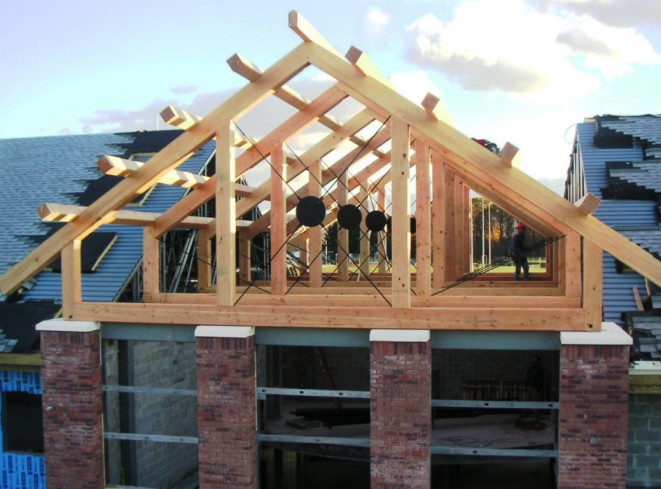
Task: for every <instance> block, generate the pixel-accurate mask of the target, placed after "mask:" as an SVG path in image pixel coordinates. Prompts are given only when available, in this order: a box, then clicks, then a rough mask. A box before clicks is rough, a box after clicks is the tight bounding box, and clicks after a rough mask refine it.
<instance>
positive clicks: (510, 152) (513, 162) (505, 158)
mask: <svg viewBox="0 0 661 489" xmlns="http://www.w3.org/2000/svg"><path fill="white" fill-rule="evenodd" d="M518 153H519V148H517V147H516V146H514V145H513V144H512V143H510V142H507V143H505V146H503V149H502V150H500V161H502V162H503V164H504V165H505V166H507V167H509V168H512V167H518V160H517V159H516V156H517V154H518Z"/></svg>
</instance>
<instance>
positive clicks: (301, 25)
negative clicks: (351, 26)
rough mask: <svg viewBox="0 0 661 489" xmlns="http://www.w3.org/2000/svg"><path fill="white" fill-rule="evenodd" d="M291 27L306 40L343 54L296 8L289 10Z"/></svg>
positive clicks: (334, 52)
mask: <svg viewBox="0 0 661 489" xmlns="http://www.w3.org/2000/svg"><path fill="white" fill-rule="evenodd" d="M289 28H290V29H291V30H293V31H294V32H295V33H296V34H298V37H300V38H301V39H303V41H304V42H311V43H313V44H317V45H318V46H321V47H323V48H325V49H327V50H328V51H330V52H332V53H333V54H336V55H338V56H341V55H340V53H339V52H338V51H337V50H336V49H335V48H334V47H333V45H332V44H331V43H329V42H328V41H327V40H326V38H325V37H324V36H322V35H321V34H319V32H317V30H316V29H315V28H314V27H312V25H310V23H309V22H308V21H307V20H305V18H304V17H303V16H302V15H301V14H299V13H298V12H297V11H296V10H292V11H291V12H289Z"/></svg>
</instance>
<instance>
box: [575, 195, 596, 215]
mask: <svg viewBox="0 0 661 489" xmlns="http://www.w3.org/2000/svg"><path fill="white" fill-rule="evenodd" d="M600 204H601V199H600V198H599V197H597V196H596V195H594V194H591V193H587V194H585V195H584V196H583V197H582V198H581V199H580V200H579V201H577V202H576V203H575V204H574V205H575V206H576V208H577V209H578V211H579V212H580V213H581V214H585V215H590V214H593V213H594V212H595V211H596V210H597V209H598V208H599V205H600Z"/></svg>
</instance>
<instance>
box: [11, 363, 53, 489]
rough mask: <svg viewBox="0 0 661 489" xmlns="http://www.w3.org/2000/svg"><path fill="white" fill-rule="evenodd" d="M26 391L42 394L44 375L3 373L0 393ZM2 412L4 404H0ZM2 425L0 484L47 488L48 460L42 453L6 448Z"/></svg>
mask: <svg viewBox="0 0 661 489" xmlns="http://www.w3.org/2000/svg"><path fill="white" fill-rule="evenodd" d="M17 391H18V392H27V393H29V394H38V395H41V374H38V373H33V372H0V392H17ZM0 415H2V403H0ZM4 446H5V444H4V440H3V438H2V425H1V424H0V487H3V488H5V489H19V488H25V489H42V488H45V487H46V478H45V474H46V462H45V459H44V456H43V455H30V454H25V453H11V452H5V451H4Z"/></svg>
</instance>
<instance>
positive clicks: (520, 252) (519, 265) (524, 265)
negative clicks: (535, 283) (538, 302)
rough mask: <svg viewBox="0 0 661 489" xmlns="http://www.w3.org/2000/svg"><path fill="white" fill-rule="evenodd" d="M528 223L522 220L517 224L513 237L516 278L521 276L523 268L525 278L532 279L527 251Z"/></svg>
mask: <svg viewBox="0 0 661 489" xmlns="http://www.w3.org/2000/svg"><path fill="white" fill-rule="evenodd" d="M525 240H526V225H525V224H523V223H522V222H520V223H518V224H517V225H516V234H515V235H514V236H513V237H512V261H513V262H514V280H519V279H520V278H521V270H523V279H524V280H530V266H529V265H528V257H527V256H526V253H527V252H528V248H526V245H525Z"/></svg>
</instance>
